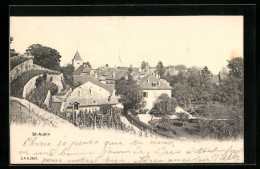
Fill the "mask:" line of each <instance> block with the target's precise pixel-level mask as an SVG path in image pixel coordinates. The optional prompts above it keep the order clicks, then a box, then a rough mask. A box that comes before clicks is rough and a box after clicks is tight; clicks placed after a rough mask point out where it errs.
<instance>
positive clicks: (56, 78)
mask: <svg viewBox="0 0 260 169" xmlns="http://www.w3.org/2000/svg"><path fill="white" fill-rule="evenodd" d="M40 76H43V74H41V75H38V76H35V77H33V78H31V80H29V81H28V82H27V83H26V85H25V86H24V88H23V98H24V99H26V97H27V96H28V95H29V94H30V93H31V91H32V90H33V89H35V82H36V79H37V78H38V77H40ZM51 78H52V81H51ZM62 80H63V74H62V73H61V74H59V75H54V74H47V79H46V81H47V82H52V83H54V84H56V85H57V86H58V92H60V91H61V90H62V89H63V85H62V82H61V81H62Z"/></svg>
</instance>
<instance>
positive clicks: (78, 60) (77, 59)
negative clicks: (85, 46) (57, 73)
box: [72, 51, 83, 70]
mask: <svg viewBox="0 0 260 169" xmlns="http://www.w3.org/2000/svg"><path fill="white" fill-rule="evenodd" d="M72 65H73V66H74V67H75V70H76V69H77V68H78V67H79V66H81V65H83V60H82V59H81V57H80V55H79V52H78V51H77V52H76V53H75V55H74V58H73V59H72Z"/></svg>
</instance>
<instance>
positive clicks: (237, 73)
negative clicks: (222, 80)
mask: <svg viewBox="0 0 260 169" xmlns="http://www.w3.org/2000/svg"><path fill="white" fill-rule="evenodd" d="M243 62H244V61H243V58H241V57H235V58H233V59H231V60H228V65H227V67H228V68H229V69H230V70H229V76H232V77H235V78H240V79H242V78H243V76H244V73H243V72H244V65H243Z"/></svg>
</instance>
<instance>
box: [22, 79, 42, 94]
mask: <svg viewBox="0 0 260 169" xmlns="http://www.w3.org/2000/svg"><path fill="white" fill-rule="evenodd" d="M40 76H43V74H41V75H39V76H35V77H33V78H31V80H29V81H28V82H27V83H26V85H25V86H24V88H23V98H24V99H26V97H27V96H28V95H29V94H30V93H31V91H32V90H33V89H35V82H36V79H37V78H38V77H40Z"/></svg>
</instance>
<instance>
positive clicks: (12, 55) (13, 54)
mask: <svg viewBox="0 0 260 169" xmlns="http://www.w3.org/2000/svg"><path fill="white" fill-rule="evenodd" d="M13 41H14V38H13V37H12V36H11V37H10V45H11V44H12V42H13ZM14 56H18V53H17V52H15V50H14V49H11V47H10V57H14Z"/></svg>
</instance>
